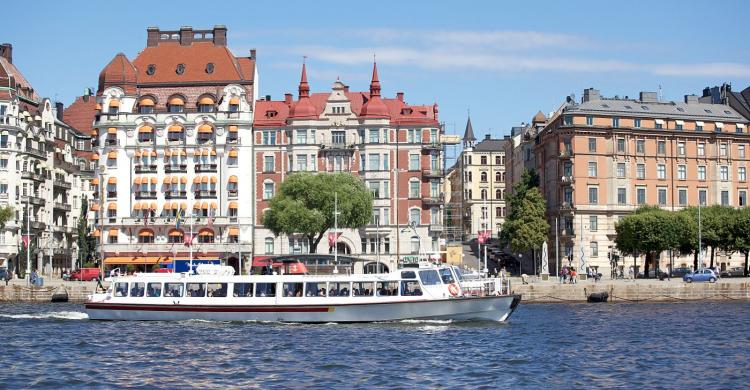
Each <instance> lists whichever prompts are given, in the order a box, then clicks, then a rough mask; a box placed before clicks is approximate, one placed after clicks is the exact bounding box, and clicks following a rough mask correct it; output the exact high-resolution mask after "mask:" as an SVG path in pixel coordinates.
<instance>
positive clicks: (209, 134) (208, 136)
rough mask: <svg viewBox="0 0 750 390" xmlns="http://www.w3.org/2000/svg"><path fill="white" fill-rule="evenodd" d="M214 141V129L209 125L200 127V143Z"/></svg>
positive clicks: (205, 124)
mask: <svg viewBox="0 0 750 390" xmlns="http://www.w3.org/2000/svg"><path fill="white" fill-rule="evenodd" d="M213 139H214V128H213V127H212V126H211V125H210V124H208V123H204V124H202V125H200V126H198V138H197V140H198V143H201V144H203V143H207V142H209V141H212V140H213Z"/></svg>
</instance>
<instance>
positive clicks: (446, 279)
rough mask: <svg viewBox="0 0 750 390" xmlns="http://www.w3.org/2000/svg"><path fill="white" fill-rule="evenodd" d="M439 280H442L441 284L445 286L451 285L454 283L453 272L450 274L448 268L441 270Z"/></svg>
mask: <svg viewBox="0 0 750 390" xmlns="http://www.w3.org/2000/svg"><path fill="white" fill-rule="evenodd" d="M440 278H441V279H443V283H445V284H451V283H453V282H455V281H456V280H455V279H453V272H451V270H450V268H441V269H440ZM423 282H424V281H423Z"/></svg>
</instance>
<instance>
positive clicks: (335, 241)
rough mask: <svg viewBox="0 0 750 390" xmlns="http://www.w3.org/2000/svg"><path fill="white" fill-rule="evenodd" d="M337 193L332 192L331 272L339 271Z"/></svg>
mask: <svg viewBox="0 0 750 390" xmlns="http://www.w3.org/2000/svg"><path fill="white" fill-rule="evenodd" d="M338 229H339V193H338V192H334V193H333V273H334V274H337V273H339V235H338Z"/></svg>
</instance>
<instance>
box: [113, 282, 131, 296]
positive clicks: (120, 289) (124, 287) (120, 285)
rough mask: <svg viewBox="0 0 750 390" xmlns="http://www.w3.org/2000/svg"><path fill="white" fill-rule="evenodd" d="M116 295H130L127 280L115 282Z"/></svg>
mask: <svg viewBox="0 0 750 390" xmlns="http://www.w3.org/2000/svg"><path fill="white" fill-rule="evenodd" d="M115 296H116V297H127V296H128V284H127V283H125V282H117V283H115Z"/></svg>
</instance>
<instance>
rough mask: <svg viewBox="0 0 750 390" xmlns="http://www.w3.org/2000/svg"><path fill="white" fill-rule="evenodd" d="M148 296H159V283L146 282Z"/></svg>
mask: <svg viewBox="0 0 750 390" xmlns="http://www.w3.org/2000/svg"><path fill="white" fill-rule="evenodd" d="M147 291H148V293H147V294H146V296H148V297H160V296H161V283H149V284H148V290H147Z"/></svg>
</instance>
